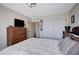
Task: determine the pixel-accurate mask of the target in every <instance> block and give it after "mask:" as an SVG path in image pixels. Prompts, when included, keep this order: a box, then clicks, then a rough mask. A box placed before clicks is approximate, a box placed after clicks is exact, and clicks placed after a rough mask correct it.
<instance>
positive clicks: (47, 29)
mask: <svg viewBox="0 0 79 59" xmlns="http://www.w3.org/2000/svg"><path fill="white" fill-rule="evenodd" d="M40 37H41V38H53V21H52V20H44V21H43V30H42V31H41V30H40Z"/></svg>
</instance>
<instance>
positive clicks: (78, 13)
mask: <svg viewBox="0 0 79 59" xmlns="http://www.w3.org/2000/svg"><path fill="white" fill-rule="evenodd" d="M69 14H70V21H69V22H70V26H71V28H72V27H74V26H79V3H77V4H76V5H75V6H74V7H73V8H72V9H71V10H70V12H69ZM72 15H75V23H71V16H72Z"/></svg>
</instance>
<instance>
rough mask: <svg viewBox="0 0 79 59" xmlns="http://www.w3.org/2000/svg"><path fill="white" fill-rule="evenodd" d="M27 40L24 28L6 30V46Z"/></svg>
mask: <svg viewBox="0 0 79 59" xmlns="http://www.w3.org/2000/svg"><path fill="white" fill-rule="evenodd" d="M26 39H27V29H26V28H25V27H11V26H10V27H8V28H7V46H10V45H13V44H16V43H19V42H21V41H23V40H26Z"/></svg>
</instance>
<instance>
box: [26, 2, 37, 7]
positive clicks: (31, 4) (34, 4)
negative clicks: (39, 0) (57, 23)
mask: <svg viewBox="0 0 79 59" xmlns="http://www.w3.org/2000/svg"><path fill="white" fill-rule="evenodd" d="M26 4H27V5H28V6H29V7H30V8H32V7H35V6H36V5H37V4H36V3H26Z"/></svg>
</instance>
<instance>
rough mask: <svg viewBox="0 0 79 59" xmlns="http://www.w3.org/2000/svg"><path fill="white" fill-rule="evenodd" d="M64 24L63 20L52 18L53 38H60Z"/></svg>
mask: <svg viewBox="0 0 79 59" xmlns="http://www.w3.org/2000/svg"><path fill="white" fill-rule="evenodd" d="M64 26H65V20H54V31H53V34H54V38H55V39H62V36H63V30H64Z"/></svg>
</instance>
